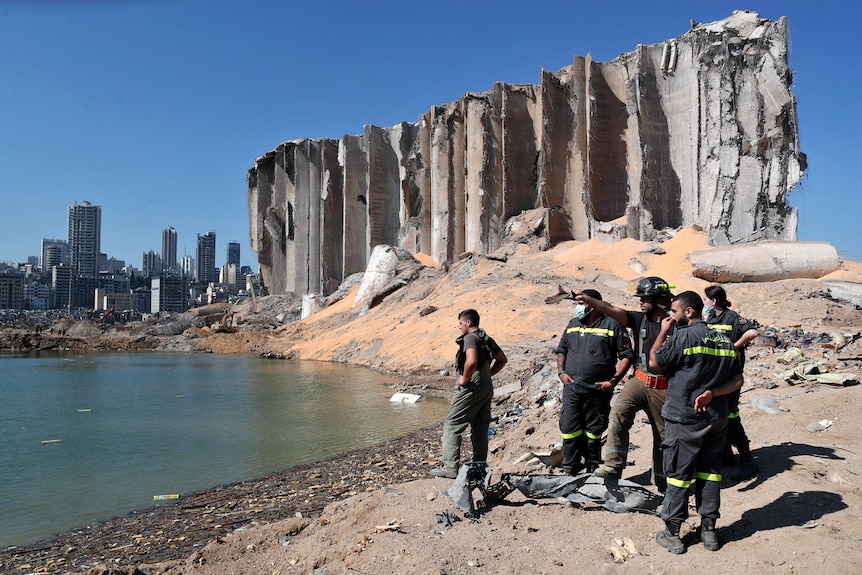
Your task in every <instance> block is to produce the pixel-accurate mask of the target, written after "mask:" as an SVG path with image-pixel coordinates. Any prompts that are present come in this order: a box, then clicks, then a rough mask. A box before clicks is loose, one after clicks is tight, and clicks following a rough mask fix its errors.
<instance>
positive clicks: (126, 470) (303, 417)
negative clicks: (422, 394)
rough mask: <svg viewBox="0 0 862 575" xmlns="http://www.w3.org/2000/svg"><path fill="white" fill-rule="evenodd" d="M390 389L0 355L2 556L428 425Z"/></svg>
mask: <svg viewBox="0 0 862 575" xmlns="http://www.w3.org/2000/svg"><path fill="white" fill-rule="evenodd" d="M397 383H398V380H396V379H393V378H391V377H388V376H384V375H381V374H379V373H376V372H374V371H371V370H367V369H361V368H352V367H346V366H342V365H338V364H327V363H317V362H293V361H273V360H263V359H259V358H255V357H243V356H219V355H212V354H194V355H186V354H149V353H137V354H85V355H81V354H40V355H30V356H22V355H5V356H4V355H0V399H2V403H0V437H2V438H3V441H2V442H0V494H2V495H0V547H7V546H10V545H21V544H25V543H29V542H33V541H36V540H39V539H43V538H46V537H49V536H51V535H53V534H55V533H60V532H63V531H67V530H70V529H74V528H76V527H82V526H85V525H87V524H90V523H92V522H95V521H98V520H101V519H106V518H109V517H112V516H116V515H121V514H124V513H126V512H128V511H131V510H134V509H140V508H144V507H148V506H151V505H153V504H154V503H153V497H154V496H156V495H172V494H180V495H182V494H187V493H191V492H195V491H200V490H203V489H207V488H210V487H214V486H216V485H221V484H225V483H232V482H236V481H241V480H244V479H251V478H255V477H262V476H265V475H267V474H269V473H272V472H275V471H280V470H284V469H287V468H289V467H292V466H295V465H299V464H302V463H308V462H311V461H319V460H321V459H325V458H327V457H330V456H332V455H334V454H337V453H341V452H344V451H349V450H352V449H357V448H360V447H366V446H369V445H373V444H375V443H379V442H382V441H385V440H387V439H392V438H395V437H398V436H401V435H404V434H406V433H409V432H410V431H413V430H415V429H419V428H421V427H424V426H427V425H433V424H435V423H438V422H440V421H442V419H443V418H444V417H445V414H446V410H447V408H448V403H447V402H446V401H443V400H433V399H427V398H423V399H422V400H420V401H419V402H418V403H416V404H400V403H392V402H390V401H389V398H390V397H391V396H392V394H393V392H394V391H395V389H393V388H392V387H390V385H393V384H397Z"/></svg>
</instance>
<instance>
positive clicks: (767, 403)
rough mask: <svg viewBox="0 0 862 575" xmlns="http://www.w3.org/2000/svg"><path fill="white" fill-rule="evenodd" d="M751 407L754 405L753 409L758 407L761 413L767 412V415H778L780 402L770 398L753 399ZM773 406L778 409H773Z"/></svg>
mask: <svg viewBox="0 0 862 575" xmlns="http://www.w3.org/2000/svg"><path fill="white" fill-rule="evenodd" d="M751 405H752V407H756V408H757V409H759V410H761V411H765V412H766V413H769V414H770V415H775V414H776V413H778V410H779V409H780V408H779V407H778V400H777V399H772V398H770V397H758V398H756V399H752V400H751ZM773 405H774V406H776V407H772V406H773Z"/></svg>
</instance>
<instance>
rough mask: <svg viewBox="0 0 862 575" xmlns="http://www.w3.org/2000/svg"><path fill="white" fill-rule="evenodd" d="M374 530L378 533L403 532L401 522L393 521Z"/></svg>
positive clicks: (377, 526) (376, 526)
mask: <svg viewBox="0 0 862 575" xmlns="http://www.w3.org/2000/svg"><path fill="white" fill-rule="evenodd" d="M374 528H375V529H376V530H377V531H401V522H400V521H398V520H397V519H393V520H392V521H390V522H389V523H388V524H386V525H375V526H374Z"/></svg>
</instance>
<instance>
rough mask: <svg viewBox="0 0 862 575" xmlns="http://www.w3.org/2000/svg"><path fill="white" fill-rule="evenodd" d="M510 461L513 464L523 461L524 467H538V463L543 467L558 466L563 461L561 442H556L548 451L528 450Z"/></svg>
mask: <svg viewBox="0 0 862 575" xmlns="http://www.w3.org/2000/svg"><path fill="white" fill-rule="evenodd" d="M512 463H514V464H515V465H517V464H519V463H523V464H524V466H525V467H538V466H539V465H544V466H545V467H559V466H560V465H562V463H563V445H562V444H561V443H557V444H556V445H553V446H552V447H551V448H550V449H549V450H548V451H528V452H527V453H524V454H523V455H521V456H519V457H518V458H517V459H515V461H513V462H512Z"/></svg>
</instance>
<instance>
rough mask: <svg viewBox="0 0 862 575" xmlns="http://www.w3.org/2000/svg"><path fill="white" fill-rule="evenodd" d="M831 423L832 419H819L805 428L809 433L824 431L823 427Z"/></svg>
mask: <svg viewBox="0 0 862 575" xmlns="http://www.w3.org/2000/svg"><path fill="white" fill-rule="evenodd" d="M832 423H833V421H832V420H831V419H821V420H820V421H815V422H814V423H812V424H811V425H809V426H808V427H807V428H806V429H807V430H808V431H810V432H811V433H816V432H818V431H824V430H825V429H827V428H829V427H831V426H832Z"/></svg>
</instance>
